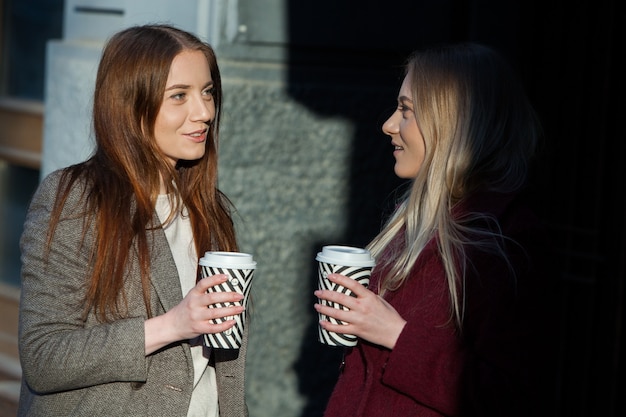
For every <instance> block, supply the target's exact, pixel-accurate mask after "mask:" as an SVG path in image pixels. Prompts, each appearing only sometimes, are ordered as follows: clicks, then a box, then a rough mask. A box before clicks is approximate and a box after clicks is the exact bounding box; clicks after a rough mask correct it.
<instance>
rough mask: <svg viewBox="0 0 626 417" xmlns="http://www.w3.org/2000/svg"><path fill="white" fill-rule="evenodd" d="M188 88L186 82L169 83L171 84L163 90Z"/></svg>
mask: <svg viewBox="0 0 626 417" xmlns="http://www.w3.org/2000/svg"><path fill="white" fill-rule="evenodd" d="M189 88H190V86H189V85H187V84H174V85H171V86H169V87H167V88H166V89H165V91H170V90H178V89H181V90H186V89H189Z"/></svg>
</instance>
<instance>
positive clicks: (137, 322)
mask: <svg viewBox="0 0 626 417" xmlns="http://www.w3.org/2000/svg"><path fill="white" fill-rule="evenodd" d="M58 181H59V173H58V172H57V173H54V174H51V175H50V176H49V177H48V178H46V179H45V180H44V181H43V182H42V184H41V185H40V187H39V188H38V190H37V192H36V193H35V196H34V197H33V200H32V202H31V205H30V208H29V212H28V214H27V218H26V222H25V225H24V232H23V235H22V238H21V241H20V246H21V251H22V288H21V301H20V318H19V350H20V360H21V364H22V370H23V374H24V378H25V381H26V383H27V384H28V385H29V386H30V388H31V389H32V390H34V391H35V392H39V393H51V392H59V391H66V390H72V389H78V388H84V387H88V386H92V385H98V384H103V383H107V382H113V381H139V382H142V381H145V379H146V375H147V359H146V357H145V354H144V324H143V323H144V320H145V318H144V317H131V318H127V319H123V320H117V321H114V322H111V323H96V322H95V321H94V320H93V319H90V320H87V322H86V321H84V320H83V317H82V316H83V308H84V307H83V306H84V304H83V298H84V294H85V289H86V280H87V276H88V275H87V274H88V271H89V253H90V251H91V247H90V243H89V238H90V235H89V231H87V230H85V229H84V227H85V222H84V219H85V218H84V216H83V215H81V210H82V208H81V206H82V204H81V203H80V200H81V197H80V196H81V193H80V192H79V191H78V190H74V191H72V193H71V194H70V197H69V199H68V201H67V203H66V206H65V209H64V211H63V218H62V220H61V221H60V222H59V224H58V227H57V230H56V233H55V235H54V239H53V240H52V244H51V247H50V251H49V252H48V253H46V250H45V248H46V239H47V233H48V225H49V221H50V214H51V210H52V206H53V204H54V201H55V194H56V189H57V187H58ZM79 188H80V187H79ZM83 237H86V238H87V239H86V240H85V241H84V243H82V244H81V242H83Z"/></svg>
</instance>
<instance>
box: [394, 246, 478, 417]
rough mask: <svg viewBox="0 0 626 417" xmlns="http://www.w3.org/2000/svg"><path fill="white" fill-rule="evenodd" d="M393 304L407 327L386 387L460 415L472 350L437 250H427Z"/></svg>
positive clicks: (437, 408) (399, 344)
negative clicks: (461, 333) (462, 334)
mask: <svg viewBox="0 0 626 417" xmlns="http://www.w3.org/2000/svg"><path fill="white" fill-rule="evenodd" d="M390 302H391V303H392V305H394V307H396V309H398V310H399V313H400V315H402V316H403V318H404V319H405V320H406V321H407V323H406V325H405V327H404V329H403V331H402V333H401V334H400V337H399V338H398V340H397V342H396V346H395V347H394V348H393V350H392V351H391V352H389V356H388V358H387V362H386V363H385V364H384V369H383V376H382V382H383V384H385V385H387V386H389V387H390V388H392V389H394V390H396V391H399V392H401V393H403V394H405V395H407V396H409V397H411V398H413V399H414V400H415V401H417V402H418V403H420V404H422V405H424V406H426V407H428V408H431V409H434V410H436V411H438V412H439V413H440V414H442V415H449V416H453V415H457V413H458V401H457V394H458V381H460V379H461V374H462V372H463V367H464V363H465V361H466V358H467V352H466V350H465V349H464V347H463V346H462V344H461V343H460V339H459V337H458V334H457V331H456V328H455V326H454V322H453V319H452V317H451V316H450V308H449V306H450V301H449V296H448V290H447V287H446V284H445V273H444V270H443V265H442V264H441V262H440V261H439V257H438V255H437V251H436V249H435V248H434V247H432V246H431V247H429V248H428V250H425V251H424V253H423V254H422V256H421V257H420V259H419V260H418V263H417V264H416V267H415V268H414V269H413V273H412V276H411V277H410V278H409V280H407V281H406V282H405V287H404V288H403V290H402V291H399V292H398V293H397V294H394V295H393V296H392V298H391V300H390Z"/></svg>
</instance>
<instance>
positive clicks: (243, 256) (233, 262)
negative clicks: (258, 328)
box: [198, 252, 256, 349]
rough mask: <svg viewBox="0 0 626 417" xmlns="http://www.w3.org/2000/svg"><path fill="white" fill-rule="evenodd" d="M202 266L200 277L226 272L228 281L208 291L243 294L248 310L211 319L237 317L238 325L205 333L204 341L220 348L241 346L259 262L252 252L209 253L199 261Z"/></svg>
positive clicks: (244, 303)
mask: <svg viewBox="0 0 626 417" xmlns="http://www.w3.org/2000/svg"><path fill="white" fill-rule="evenodd" d="M198 264H199V266H200V276H201V277H202V278H206V277H209V276H211V275H217V274H226V275H228V277H229V278H228V280H227V281H226V282H224V283H222V284H219V285H215V286H213V287H210V288H209V289H208V290H207V292H209V293H212V292H238V293H240V294H243V300H242V301H241V305H243V307H244V311H243V312H242V313H241V314H238V315H236V316H227V317H222V318H218V319H213V320H211V321H212V322H213V323H215V324H219V323H223V322H224V321H226V320H232V319H235V325H234V326H233V327H231V328H230V329H228V330H226V331H224V332H221V333H210V334H205V335H204V342H205V343H206V345H207V346H210V347H212V348H217V349H238V348H239V347H240V346H241V341H242V339H243V330H244V324H245V322H246V310H245V309H246V308H247V307H248V296H249V294H250V287H251V285H250V284H251V282H252V278H253V276H254V270H255V269H256V262H255V261H254V259H253V257H252V255H250V254H248V253H243V252H206V253H205V254H204V256H203V257H202V258H200V260H199V261H198ZM239 304H240V303H218V304H212V305H210V306H209V308H220V307H229V306H233V305H239Z"/></svg>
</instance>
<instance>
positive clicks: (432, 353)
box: [315, 44, 546, 417]
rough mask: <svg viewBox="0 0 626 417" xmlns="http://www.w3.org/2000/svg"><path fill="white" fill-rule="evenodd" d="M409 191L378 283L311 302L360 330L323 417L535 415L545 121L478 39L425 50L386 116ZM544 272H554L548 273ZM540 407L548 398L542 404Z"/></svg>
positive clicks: (390, 228) (378, 248)
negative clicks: (528, 196)
mask: <svg viewBox="0 0 626 417" xmlns="http://www.w3.org/2000/svg"><path fill="white" fill-rule="evenodd" d="M382 129H383V132H384V133H385V134H386V135H388V136H389V137H390V138H391V145H392V147H393V155H394V157H395V160H396V163H395V167H394V170H395V173H396V175H397V176H399V177H400V178H406V179H409V180H410V189H408V192H407V193H406V196H405V198H404V199H403V200H402V201H401V202H400V204H399V205H398V207H397V209H396V211H395V213H394V214H393V215H392V217H391V218H390V219H389V220H388V223H387V224H386V226H385V227H384V228H383V230H382V231H381V232H380V234H379V235H378V236H377V237H376V238H375V239H374V240H373V241H372V242H371V243H370V245H369V249H370V250H371V251H372V253H373V255H374V256H375V258H376V261H377V265H376V267H375V269H374V271H373V274H372V280H371V283H370V287H369V289H367V288H364V287H363V286H361V285H359V284H358V283H355V282H353V281H352V280H350V279H348V278H346V277H344V276H341V275H331V276H330V279H331V280H332V281H334V282H336V283H338V284H340V285H343V286H345V287H347V288H350V289H351V290H352V291H353V292H354V294H355V295H356V297H354V298H353V297H348V296H345V295H343V294H340V293H336V292H331V291H316V293H315V295H316V296H317V297H319V298H321V299H326V300H330V301H334V302H338V303H340V304H343V305H345V306H347V307H348V308H349V311H342V310H337V309H332V308H330V307H325V306H322V305H319V304H316V305H315V309H316V310H317V311H318V312H321V313H323V314H325V315H327V316H330V317H334V318H336V319H339V320H342V321H345V322H347V323H348V324H345V325H334V324H332V323H330V322H328V321H322V322H321V323H320V325H321V326H323V327H324V328H325V329H327V330H330V331H335V332H340V333H348V334H356V335H357V336H358V337H359V338H360V341H359V343H358V345H357V346H356V347H355V348H351V349H350V350H349V351H348V352H347V353H346V357H345V363H344V365H343V369H342V373H341V375H340V378H339V381H338V383H337V385H336V387H335V390H334V392H333V394H332V396H331V398H330V400H329V404H328V407H327V410H326V413H325V416H327V417H340V416H346V417H360V416H403V417H405V416H483V417H484V416H498V417H505V416H513V415H515V416H518V415H519V416H528V415H539V414H541V413H540V411H541V409H540V404H538V403H537V402H536V401H538V400H536V398H535V397H536V395H535V394H536V392H537V390H538V383H539V382H540V381H538V380H535V379H534V378H535V377H534V376H533V374H532V371H533V369H534V368H535V365H536V364H538V362H537V361H538V360H539V359H540V357H541V356H542V355H541V354H540V353H539V354H538V355H535V353H536V352H539V351H540V349H539V348H543V344H544V343H545V342H546V340H545V339H544V338H543V337H544V336H543V335H542V334H540V327H539V325H540V324H541V322H542V320H541V319H540V318H539V317H538V315H539V314H543V313H542V312H541V304H539V300H536V299H533V298H532V296H533V293H540V292H541V291H542V289H545V288H544V287H543V285H544V284H543V283H542V279H543V278H542V277H543V275H542V274H544V272H545V270H544V268H543V266H542V265H541V263H542V260H541V258H540V256H539V255H540V253H539V251H538V248H539V243H542V241H543V236H542V234H541V228H540V227H539V222H538V221H537V220H536V218H535V217H534V215H533V214H532V211H531V210H530V209H529V208H528V207H527V205H526V203H525V202H524V198H523V197H522V193H521V190H522V189H523V187H524V185H525V184H526V182H527V171H528V166H529V160H530V158H531V156H532V155H533V153H534V151H535V148H536V145H537V141H538V129H539V128H538V124H537V120H536V117H535V114H534V112H533V110H532V108H531V106H530V105H529V103H528V101H527V99H526V97H525V95H524V93H523V91H522V88H521V86H520V84H519V82H518V81H516V79H515V77H514V76H513V74H512V71H511V70H510V68H509V67H508V66H507V64H506V63H505V61H504V59H503V58H502V57H501V56H499V55H498V54H497V53H496V52H494V51H493V50H491V49H489V48H487V47H484V46H480V45H475V44H464V45H455V46H449V47H442V48H438V49H430V50H426V51H422V52H417V53H415V54H414V55H412V56H411V57H410V59H409V61H408V64H407V66H406V76H405V78H404V80H403V82H402V86H401V88H400V92H399V95H398V100H397V108H396V110H395V111H394V113H393V114H392V115H391V117H389V119H388V120H387V121H386V122H385V123H384V124H383V127H382ZM544 275H545V274H544ZM541 406H543V404H541Z"/></svg>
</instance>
